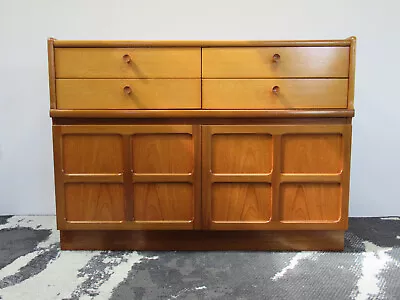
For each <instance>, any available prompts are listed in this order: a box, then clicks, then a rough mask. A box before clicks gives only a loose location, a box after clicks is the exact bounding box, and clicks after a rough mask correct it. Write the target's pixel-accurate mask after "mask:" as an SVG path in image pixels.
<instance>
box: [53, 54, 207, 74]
mask: <svg viewBox="0 0 400 300" xmlns="http://www.w3.org/2000/svg"><path fill="white" fill-rule="evenodd" d="M124 55H129V58H130V59H131V61H130V62H129V63H127V62H125V61H124V59H123V57H124ZM200 55H201V50H200V48H145V49H134V48H84V49H82V48H77V49H74V48H56V49H55V61H56V66H57V69H56V76H57V78H200V77H201V57H200Z"/></svg>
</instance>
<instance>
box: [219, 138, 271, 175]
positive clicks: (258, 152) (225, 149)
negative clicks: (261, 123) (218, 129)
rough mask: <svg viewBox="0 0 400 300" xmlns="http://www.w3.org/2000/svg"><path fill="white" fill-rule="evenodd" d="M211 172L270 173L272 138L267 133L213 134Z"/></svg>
mask: <svg viewBox="0 0 400 300" xmlns="http://www.w3.org/2000/svg"><path fill="white" fill-rule="evenodd" d="M211 143H212V149H211V153H212V154H211V155H212V158H211V160H212V172H213V173H225V174H229V173H264V174H265V173H270V172H271V169H272V138H271V136H270V135H268V134H214V135H213V136H212V140H211Z"/></svg>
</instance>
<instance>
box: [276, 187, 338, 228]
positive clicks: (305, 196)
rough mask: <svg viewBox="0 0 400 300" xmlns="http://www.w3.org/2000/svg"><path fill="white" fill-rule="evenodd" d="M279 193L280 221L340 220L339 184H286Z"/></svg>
mask: <svg viewBox="0 0 400 300" xmlns="http://www.w3.org/2000/svg"><path fill="white" fill-rule="evenodd" d="M280 193H281V201H280V208H281V220H282V221H287V222H290V221H292V222H333V221H338V220H339V219H340V218H341V215H340V210H341V209H340V208H341V205H342V200H341V187H340V184H334V183H332V184H326V183H324V184H319V183H298V184H291V183H286V184H282V185H281V191H280Z"/></svg>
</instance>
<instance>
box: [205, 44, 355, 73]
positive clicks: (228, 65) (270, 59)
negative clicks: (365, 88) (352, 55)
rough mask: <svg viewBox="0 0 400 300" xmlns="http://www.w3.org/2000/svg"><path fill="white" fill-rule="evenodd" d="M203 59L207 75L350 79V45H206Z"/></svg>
mask: <svg viewBox="0 0 400 300" xmlns="http://www.w3.org/2000/svg"><path fill="white" fill-rule="evenodd" d="M202 62H203V77H205V78H278V77H339V78H347V77H348V73H349V48H348V47H237V48H206V49H203V58H202Z"/></svg>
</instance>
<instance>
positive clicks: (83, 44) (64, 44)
mask: <svg viewBox="0 0 400 300" xmlns="http://www.w3.org/2000/svg"><path fill="white" fill-rule="evenodd" d="M350 43H351V41H350V40H349V39H338V40H335V39H332V40H276V41H244V40H243V41H240V40H239V41H238V40H236V41H228V40H226V41H195V40H192V41H190V40H187V41H183V40H180V41H174V40H170V41H167V40H159V41H148V40H142V41H139V40H135V41H128V40H125V41H118V40H114V41H110V40H85V41H83V40H55V41H54V46H55V47H56V48H93V47H96V48H113V47H117V48H120V47H129V48H130V47H145V48H148V47H151V48H157V47H300V46H301V47H346V46H349V45H350Z"/></svg>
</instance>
